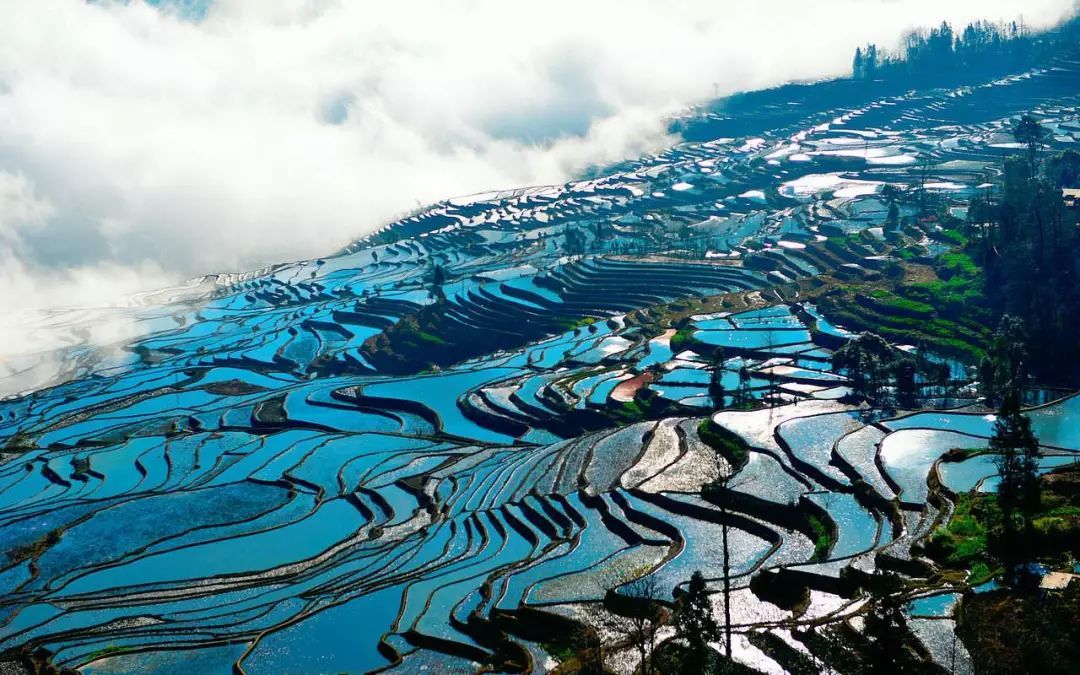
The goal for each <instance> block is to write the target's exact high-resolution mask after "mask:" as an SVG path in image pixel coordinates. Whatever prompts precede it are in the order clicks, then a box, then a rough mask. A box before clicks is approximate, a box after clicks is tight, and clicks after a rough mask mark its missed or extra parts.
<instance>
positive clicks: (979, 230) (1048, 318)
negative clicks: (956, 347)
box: [969, 115, 1080, 387]
mask: <svg viewBox="0 0 1080 675" xmlns="http://www.w3.org/2000/svg"><path fill="white" fill-rule="evenodd" d="M1013 134H1014V136H1015V138H1016V140H1017V141H1018V142H1019V143H1020V144H1021V145H1022V151H1021V153H1020V154H1018V155H1017V156H1015V157H1010V158H1008V159H1007V160H1006V161H1005V164H1004V168H1003V172H1002V185H1001V189H1000V194H999V195H994V196H990V197H985V198H981V199H979V200H977V201H976V202H975V203H973V204H972V209H971V210H970V212H969V220H970V223H969V228H970V234H971V238H972V240H973V244H972V245H971V252H972V256H973V258H974V259H975V260H976V261H977V262H979V263H981V265H982V266H983V268H984V269H985V272H986V276H985V284H986V285H985V289H986V296H987V298H988V299H989V300H990V302H991V304H992V305H993V306H994V307H995V308H996V309H997V310H998V312H999V313H1002V314H1009V315H1012V316H1015V317H1017V318H1018V319H1019V320H1020V321H1022V324H1023V327H1024V328H1025V329H1026V332H1027V343H1028V346H1029V349H1030V357H1029V360H1028V363H1027V364H1026V366H1027V368H1028V370H1029V371H1030V372H1031V373H1032V374H1035V375H1038V376H1040V378H1041V379H1043V380H1044V381H1049V382H1052V383H1058V384H1065V385H1069V384H1075V383H1076V382H1077V380H1078V379H1080V364H1078V362H1077V360H1076V359H1075V358H1071V356H1072V355H1075V354H1077V353H1080V256H1078V255H1077V254H1078V253H1080V231H1078V229H1077V220H1078V215H1080V209H1077V208H1075V207H1072V208H1070V207H1068V206H1067V205H1066V202H1065V200H1064V199H1063V197H1062V189H1063V188H1070V187H1080V185H1078V182H1077V181H1078V178H1080V153H1077V152H1075V151H1072V150H1069V151H1066V152H1063V153H1060V154H1056V155H1053V156H1051V157H1049V158H1046V159H1041V158H1040V154H1041V152H1042V150H1041V149H1042V148H1043V146H1044V145H1045V142H1046V137H1047V132H1046V131H1045V129H1043V128H1042V127H1041V126H1040V125H1039V123H1038V122H1037V121H1036V120H1035V119H1034V118H1033V117H1030V116H1027V115H1025V116H1023V117H1022V118H1021V119H1020V120H1019V121H1018V122H1017V123H1016V125H1015V127H1014V129H1013ZM1063 357H1067V358H1063ZM1014 375H1015V373H1010V372H1006V373H1000V372H999V373H998V374H997V377H998V381H997V384H998V386H999V387H1000V384H1001V381H1002V380H1003V379H1010V378H1012V377H1013V376H1014Z"/></svg>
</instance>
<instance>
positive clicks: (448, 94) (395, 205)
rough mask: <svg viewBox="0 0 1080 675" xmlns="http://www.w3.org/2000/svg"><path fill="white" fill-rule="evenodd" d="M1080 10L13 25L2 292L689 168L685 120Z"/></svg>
mask: <svg viewBox="0 0 1080 675" xmlns="http://www.w3.org/2000/svg"><path fill="white" fill-rule="evenodd" d="M1071 5H1072V3H1071V1H1066V0H1028V1H1026V2H1018V1H1011V2H1006V1H1003V0H954V1H952V2H949V3H941V2H939V1H937V0H911V1H900V0H894V1H890V0H818V1H816V2H796V1H794V0H731V1H727V2H717V1H716V0H697V1H682V2H652V1H646V0H590V1H589V2H579V1H569V0H548V1H547V2H542V3H529V4H525V3H511V2H506V1H505V0H457V1H453V2H430V1H424V2H419V1H416V0H404V1H401V0H398V1H395V2H345V1H341V2H332V1H320V0H307V1H305V2H298V1H296V0H272V1H268V0H217V1H216V2H214V3H213V4H211V6H210V8H209V11H208V13H207V15H206V17H205V18H204V19H203V20H202V21H198V22H192V21H186V20H183V19H181V18H179V17H178V16H177V15H176V14H175V13H172V12H162V11H158V10H156V9H154V8H152V7H150V6H148V5H146V4H144V3H142V2H138V1H137V0H135V1H133V2H130V3H127V4H123V3H113V2H99V3H86V2H83V1H81V0H9V2H8V3H7V6H6V7H5V12H4V20H3V21H2V22H0V171H3V172H4V173H0V208H2V209H3V210H4V211H7V213H3V214H0V281H2V282H3V283H4V284H5V288H12V286H8V284H19V285H16V286H14V288H17V289H18V291H19V294H20V295H22V297H21V298H20V299H19V300H18V303H19V306H20V307H21V306H24V305H29V304H38V305H50V304H52V303H56V302H60V301H73V302H74V301H78V302H97V301H100V300H101V298H104V297H108V295H109V294H112V293H115V292H117V291H118V290H121V288H122V289H126V288H128V287H129V286H131V285H138V282H140V281H143V282H145V285H151V284H159V283H163V282H164V281H165V280H167V279H178V278H181V277H185V276H191V275H195V274H199V273H204V272H212V271H219V270H233V269H242V268H249V267H254V266H258V265H261V264H264V263H268V262H274V261H281V260H289V259H298V258H305V257H311V256H317V255H320V254H325V253H327V252H330V251H332V250H334V249H336V248H337V247H340V246H341V245H343V244H345V243H347V242H348V241H350V240H351V239H354V238H355V237H357V236H359V235H361V234H363V233H365V232H367V231H370V230H372V229H375V228H377V227H378V226H380V225H382V224H383V223H385V222H386V221H387V220H388V219H389V218H391V217H392V216H393V215H394V214H397V213H401V212H403V211H406V210H408V209H410V208H412V207H414V206H415V205H416V204H417V202H428V201H432V200H435V199H439V198H443V197H448V196H453V195H457V194H463V193H470V192H477V191H480V190H484V189H489V188H502V187H514V186H518V185H522V184H528V183H538V182H557V181H563V180H565V179H567V178H569V177H570V176H572V175H573V174H574V173H575V172H577V171H580V170H582V169H583V168H584V167H587V166H589V165H590V164H593V163H598V162H599V163H603V162H610V161H613V160H617V159H620V158H623V157H627V156H633V155H636V154H638V153H640V152H642V151H646V150H649V149H653V148H657V147H661V146H663V145H666V144H668V143H670V142H672V139H671V138H669V137H668V136H667V135H666V133H665V125H664V122H663V118H664V116H665V115H666V114H670V113H671V112H673V111H675V110H677V109H679V108H680V107H682V106H684V105H686V104H688V103H692V102H695V101H699V100H702V99H704V98H707V97H709V96H711V95H713V93H714V91H716V90H718V91H719V92H721V93H724V92H730V91H734V90H738V89H750V88H756V87H760V86H764V85H769V84H774V83H777V82H780V81H783V80H787V79H793V78H808V77H818V76H825V75H830V74H837V73H841V72H843V71H844V70H846V69H847V67H848V65H849V63H850V55H851V51H852V50H853V48H854V46H855V45H856V44H860V43H863V42H866V41H868V40H873V41H877V42H879V43H884V44H892V43H895V42H896V41H897V40H898V38H899V36H900V34H901V33H902V32H903V31H904V30H905V29H907V28H909V27H912V26H914V25H921V24H930V23H936V22H938V21H940V20H942V19H951V20H953V21H954V22H957V23H960V22H963V21H966V20H969V19H973V18H984V17H985V18H999V17H1013V16H1015V15H1017V14H1019V13H1020V12H1021V11H1022V12H1023V14H1024V16H1025V19H1026V20H1027V21H1028V23H1030V24H1033V25H1035V24H1045V23H1048V22H1050V21H1053V20H1056V19H1057V18H1059V16H1060V15H1061V14H1062V13H1063V12H1065V11H1066V10H1068V9H1069V8H1070V7H1071ZM12 195H14V196H12ZM9 202H10V203H13V204H14V206H11V205H10V204H9ZM9 209H10V210H9ZM20 209H21V210H20ZM12 214H13V215H12ZM116 282H121V283H116ZM72 284H77V285H81V286H82V287H83V288H82V291H85V292H88V294H89V295H90V296H93V297H92V298H91V297H87V294H86V293H84V294H83V295H82V296H80V297H76V295H75V294H74V293H72V292H64V290H63V289H64V287H65V286H70V285H72ZM11 295H12V294H11V293H2V294H0V296H11ZM11 306H12V301H11V299H10V297H0V313H3V312H4V310H5V308H10V307H11Z"/></svg>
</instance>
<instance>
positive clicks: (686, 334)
mask: <svg viewBox="0 0 1080 675" xmlns="http://www.w3.org/2000/svg"><path fill="white" fill-rule="evenodd" d="M693 341H694V329H693V328H692V327H690V326H683V327H682V328H680V329H679V330H677V331H675V334H674V335H672V336H671V351H673V352H676V353H677V352H680V351H682V350H683V349H686V347H687V346H688V345H689V344H690V343H691V342H693Z"/></svg>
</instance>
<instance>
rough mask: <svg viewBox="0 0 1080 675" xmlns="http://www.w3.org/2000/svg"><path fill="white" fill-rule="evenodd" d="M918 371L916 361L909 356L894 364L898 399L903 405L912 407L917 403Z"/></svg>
mask: <svg viewBox="0 0 1080 675" xmlns="http://www.w3.org/2000/svg"><path fill="white" fill-rule="evenodd" d="M916 371H917V368H916V365H915V360H914V359H912V358H911V357H909V356H905V357H902V358H899V359H897V360H896V362H895V363H894V364H893V373H894V375H895V377H896V398H897V400H899V401H900V403H901V404H902V405H911V404H912V403H913V402H914V401H915V394H916V392H917V388H916V382H915V373H916Z"/></svg>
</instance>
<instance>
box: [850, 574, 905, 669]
mask: <svg viewBox="0 0 1080 675" xmlns="http://www.w3.org/2000/svg"><path fill="white" fill-rule="evenodd" d="M873 581H874V584H873V586H871V593H870V602H869V605H870V609H869V611H868V612H867V613H866V616H865V619H864V624H863V626H864V628H863V636H864V637H865V638H866V639H867V641H868V643H869V644H868V646H867V649H866V654H865V658H864V660H863V668H862V671H863V672H864V673H867V674H868V675H882V673H905V672H912V670H913V669H912V667H911V663H910V661H911V659H910V657H909V656H908V654H907V650H906V648H905V646H904V638H905V636H906V635H907V617H906V616H905V614H904V605H903V603H902V602H901V601H900V596H899V594H898V591H899V590H900V587H901V583H900V580H899V579H898V578H897V577H896V576H895V575H893V574H889V573H887V572H885V573H878V574H875V575H874V579H873Z"/></svg>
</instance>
